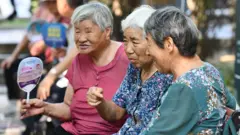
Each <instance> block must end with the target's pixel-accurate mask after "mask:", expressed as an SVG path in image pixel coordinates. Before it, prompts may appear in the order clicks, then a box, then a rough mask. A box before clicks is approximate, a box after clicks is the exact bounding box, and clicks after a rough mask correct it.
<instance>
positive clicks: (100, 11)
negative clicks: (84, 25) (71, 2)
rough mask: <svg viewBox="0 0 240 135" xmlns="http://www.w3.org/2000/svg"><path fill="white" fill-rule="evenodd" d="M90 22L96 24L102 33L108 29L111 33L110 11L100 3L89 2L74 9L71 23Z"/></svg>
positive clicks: (111, 18) (111, 17)
mask: <svg viewBox="0 0 240 135" xmlns="http://www.w3.org/2000/svg"><path fill="white" fill-rule="evenodd" d="M88 19H89V20H91V21H93V23H95V24H97V25H98V26H99V27H100V28H101V30H102V31H104V30H105V29H106V28H108V27H110V28H111V29H112V31H113V16H112V13H111V11H110V9H109V8H108V7H107V6H106V5H105V4H103V3H100V2H89V3H87V4H84V5H82V6H79V7H78V8H76V9H75V10H74V12H73V15H72V18H71V22H72V24H73V25H74V24H75V23H78V22H81V21H84V20H88Z"/></svg>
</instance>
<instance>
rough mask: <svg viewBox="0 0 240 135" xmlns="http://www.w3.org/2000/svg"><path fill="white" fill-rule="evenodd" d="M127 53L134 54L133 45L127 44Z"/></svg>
mask: <svg viewBox="0 0 240 135" xmlns="http://www.w3.org/2000/svg"><path fill="white" fill-rule="evenodd" d="M125 52H126V53H127V54H133V53H134V51H133V48H132V45H131V43H125Z"/></svg>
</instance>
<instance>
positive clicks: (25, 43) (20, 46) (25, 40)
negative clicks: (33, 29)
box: [12, 34, 29, 58]
mask: <svg viewBox="0 0 240 135" xmlns="http://www.w3.org/2000/svg"><path fill="white" fill-rule="evenodd" d="M28 43H29V40H28V37H27V35H26V34H25V35H24V37H23V39H22V41H21V42H20V43H19V44H18V45H17V46H16V48H15V49H14V50H13V53H12V56H13V57H14V58H17V57H18V56H19V54H20V52H21V51H22V50H23V49H24V48H26V47H27V46H28Z"/></svg>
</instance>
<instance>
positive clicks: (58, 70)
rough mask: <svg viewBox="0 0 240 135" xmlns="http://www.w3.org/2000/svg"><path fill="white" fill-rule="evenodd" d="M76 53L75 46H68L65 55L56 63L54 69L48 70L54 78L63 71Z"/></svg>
mask: <svg viewBox="0 0 240 135" xmlns="http://www.w3.org/2000/svg"><path fill="white" fill-rule="evenodd" d="M77 54H78V50H77V48H76V47H75V46H74V47H72V48H70V50H69V51H68V52H67V55H66V56H65V57H64V59H63V61H61V62H60V63H58V64H57V65H56V66H55V67H54V68H53V69H54V70H55V71H53V72H54V73H53V72H49V74H51V75H52V76H54V78H57V77H58V76H59V75H60V74H61V73H62V72H63V71H65V70H66V69H67V68H68V67H69V66H70V65H71V63H72V60H73V58H74V57H75V56H76V55H77Z"/></svg>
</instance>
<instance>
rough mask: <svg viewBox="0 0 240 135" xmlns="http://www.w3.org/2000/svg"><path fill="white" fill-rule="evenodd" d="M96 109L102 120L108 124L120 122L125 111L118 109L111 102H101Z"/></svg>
mask: <svg viewBox="0 0 240 135" xmlns="http://www.w3.org/2000/svg"><path fill="white" fill-rule="evenodd" d="M96 109H97V111H98V113H99V114H100V116H101V117H102V118H103V119H104V120H107V121H110V122H114V121H118V120H121V119H122V118H123V117H124V115H125V114H126V110H125V109H123V108H121V107H119V106H118V105H116V104H115V103H114V102H112V101H103V102H102V103H101V104H99V105H98V106H97V107H96Z"/></svg>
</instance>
